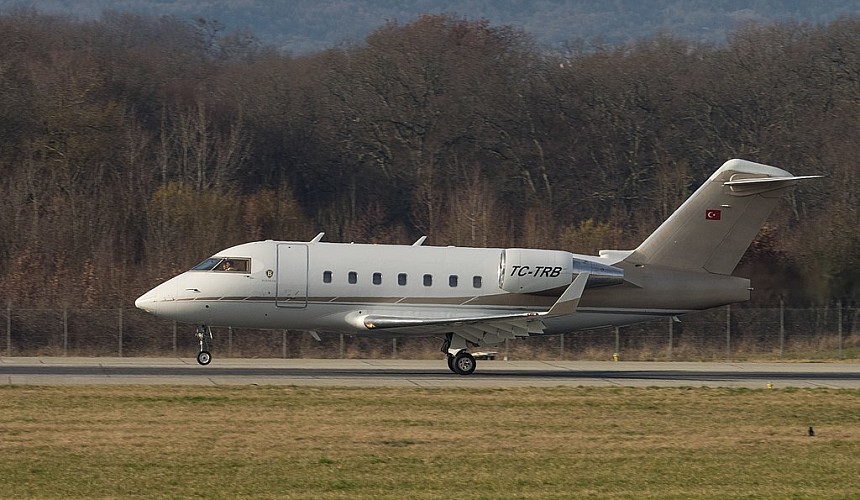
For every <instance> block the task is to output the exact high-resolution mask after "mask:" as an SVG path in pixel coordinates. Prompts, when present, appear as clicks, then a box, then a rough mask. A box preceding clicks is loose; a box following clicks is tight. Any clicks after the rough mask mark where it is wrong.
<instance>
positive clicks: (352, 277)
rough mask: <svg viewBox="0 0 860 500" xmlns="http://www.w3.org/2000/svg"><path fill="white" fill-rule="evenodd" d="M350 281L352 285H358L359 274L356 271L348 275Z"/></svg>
mask: <svg viewBox="0 0 860 500" xmlns="http://www.w3.org/2000/svg"><path fill="white" fill-rule="evenodd" d="M348 281H349V284H350V285H354V284H356V283H358V273H357V272H355V271H350V272H349V274H348Z"/></svg>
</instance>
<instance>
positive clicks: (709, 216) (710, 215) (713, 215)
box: [705, 209, 722, 220]
mask: <svg viewBox="0 0 860 500" xmlns="http://www.w3.org/2000/svg"><path fill="white" fill-rule="evenodd" d="M721 215H722V214H721V213H720V211H719V210H713V209H710V210H705V220H720V216H721Z"/></svg>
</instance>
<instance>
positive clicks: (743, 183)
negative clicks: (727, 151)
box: [625, 160, 818, 274]
mask: <svg viewBox="0 0 860 500" xmlns="http://www.w3.org/2000/svg"><path fill="white" fill-rule="evenodd" d="M810 177H818V176H804V177H795V176H793V175H791V174H790V173H788V172H786V171H785V170H782V169H779V168H776V167H770V166H767V165H762V164H759V163H753V162H750V161H746V160H729V161H727V162H726V163H724V164H723V166H722V167H720V168H719V169H718V170H717V171H716V172H714V174H713V175H712V176H711V177H710V178H709V179H708V180H707V181H706V182H705V183H704V184H703V185H702V187H700V188H699V189H698V190H696V192H695V193H693V195H692V196H690V198H689V199H687V201H685V202H684V203H683V204H682V205H681V206H680V207H679V208H678V210H676V211H675V212H674V213H673V214H672V215H671V216H670V217H669V218H668V219H666V221H665V222H664V223H663V224H661V225H660V227H658V228H657V230H656V231H654V232H653V233H652V234H651V235H650V236H649V237H648V238H647V239H646V240H645V241H644V242H642V244H641V245H639V247H638V248H636V250H634V251H633V253H632V254H630V256H628V257H627V258H626V259H625V262H629V263H632V264H636V265H645V266H660V267H666V268H671V269H679V270H685V271H696V270H704V271H707V272H711V273H715V274H731V273H732V271H734V269H735V266H737V264H738V262H739V261H740V260H741V257H743V254H744V252H746V249H747V248H748V247H749V245H750V243H752V240H753V238H755V236H756V234H758V231H759V229H761V226H762V224H763V223H764V221H765V220H766V219H767V217H768V216H769V215H770V213H771V211H772V210H773V208H774V207H775V206H776V203H777V202H778V201H779V197H780V195H782V194H783V193H785V191H786V189H788V188H790V187H791V186H794V185H795V184H797V182H798V180H800V179H806V178H810Z"/></svg>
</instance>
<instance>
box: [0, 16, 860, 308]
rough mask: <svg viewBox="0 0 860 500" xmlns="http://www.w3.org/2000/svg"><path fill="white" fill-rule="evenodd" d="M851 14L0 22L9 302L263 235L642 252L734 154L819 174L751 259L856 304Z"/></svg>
mask: <svg viewBox="0 0 860 500" xmlns="http://www.w3.org/2000/svg"><path fill="white" fill-rule="evenodd" d="M858 128H860V17H845V18H841V19H839V20H838V21H835V22H832V23H830V24H826V25H815V26H812V25H803V24H793V23H781V24H772V25H748V26H746V27H744V28H741V29H738V30H737V31H735V32H734V33H733V34H732V36H731V37H730V40H729V43H728V44H727V45H725V46H712V45H703V44H695V43H692V42H689V41H686V40H683V39H679V38H673V37H671V36H668V35H661V36H658V37H654V38H649V39H644V40H641V41H638V42H636V43H631V44H627V45H622V46H606V47H600V46H597V48H595V44H594V43H588V44H577V43H571V44H569V46H568V48H567V49H566V50H565V51H564V52H563V53H559V52H556V51H553V52H547V51H546V50H540V49H538V48H537V45H536V44H535V43H534V40H533V38H532V37H531V36H530V35H529V34H528V33H526V32H523V31H521V30H518V29H515V28H513V27H509V26H493V25H490V24H489V23H488V22H486V21H473V20H465V19H460V18H457V17H453V16H437V15H428V16H423V17H420V18H418V19H416V20H415V21H414V22H411V23H408V24H398V23H389V24H386V25H384V26H382V27H380V28H379V29H377V30H376V31H374V32H373V33H371V34H370V35H369V36H368V37H367V38H366V40H364V41H362V42H360V43H354V44H346V45H344V46H342V47H339V48H336V49H330V50H326V51H322V52H318V53H313V54H308V55H303V56H292V55H289V54H284V53H281V52H278V51H275V50H273V49H270V48H267V47H265V46H262V45H261V44H260V43H259V42H258V41H257V40H256V39H255V38H254V37H252V36H248V35H224V34H223V30H222V27H221V26H220V25H219V23H217V22H214V21H203V20H201V21H199V22H197V23H188V22H184V21H180V20H178V19H176V18H171V17H161V18H151V17H144V16H138V15H131V14H121V13H107V14H105V15H104V16H103V17H102V18H101V19H99V20H93V21H80V20H74V19H71V18H68V17H63V16H52V15H46V14H41V13H39V12H34V11H16V12H14V13H9V14H5V15H2V16H0V171H2V174H3V175H2V177H1V178H0V265H2V269H0V300H2V301H3V302H11V303H12V304H14V306H15V307H57V306H80V307H98V306H99V305H104V304H109V305H110V307H114V306H115V305H116V304H130V303H131V302H133V300H134V298H135V297H137V296H138V295H139V294H141V293H142V292H144V291H146V290H147V289H149V288H151V287H152V286H154V285H155V284H157V283H158V282H159V281H161V280H164V279H166V278H168V277H170V276H171V275H173V274H176V273H179V272H181V271H184V270H186V269H188V268H189V267H191V266H192V265H193V264H195V263H197V262H199V261H201V260H203V259H204V258H205V257H207V256H209V255H211V254H213V253H214V252H217V251H218V250H220V249H223V248H225V247H228V246H231V245H233V244H238V243H241V242H245V241H249V240H256V239H291V240H307V239H310V238H312V237H313V236H314V235H315V234H316V233H317V232H319V231H325V232H326V234H327V236H326V240H328V241H356V242H371V243H411V242H412V241H414V239H416V238H417V237H418V236H420V235H423V234H426V235H428V236H429V239H428V244H435V245H475V246H498V247H512V246H517V247H539V248H555V249H564V250H569V251H574V252H579V253H593V252H596V251H597V250H598V249H601V248H618V249H629V248H632V247H635V246H636V245H637V244H638V243H639V242H640V241H641V240H642V239H643V238H644V237H645V236H646V235H647V234H648V233H649V232H650V231H652V230H653V229H654V228H655V227H656V226H657V225H658V224H659V223H660V222H662V220H664V219H665V218H666V217H667V216H668V215H669V214H670V213H671V212H672V211H673V210H674V209H675V208H676V207H677V206H678V205H679V204H680V203H681V202H682V201H683V200H684V199H685V198H686V197H687V196H688V195H689V194H691V193H692V191H693V190H695V189H696V188H697V187H698V186H699V185H700V184H701V183H702V182H703V181H704V180H705V179H706V178H707V177H708V176H709V175H710V174H711V173H712V172H713V171H714V170H715V169H716V168H717V167H718V166H720V165H721V164H722V163H723V162H724V161H725V160H727V159H729V158H745V159H749V160H752V161H757V162H761V163H766V164H771V165H776V166H779V167H782V168H785V169H786V170H789V171H790V172H792V173H794V174H798V175H803V174H824V175H826V177H825V178H824V179H820V180H816V181H809V182H807V183H804V184H803V185H802V186H800V188H799V189H798V190H796V191H794V192H793V194H792V196H791V197H790V198H788V199H787V200H786V202H785V203H783V204H782V205H780V207H779V209H778V210H777V212H776V213H775V214H774V215H773V216H772V217H771V219H770V220H769V222H768V224H767V226H766V227H765V228H764V230H763V231H762V232H761V233H760V234H759V236H758V238H757V239H756V241H755V243H754V244H753V245H752V247H751V249H750V251H749V252H748V253H747V255H746V256H745V258H744V260H743V262H742V264H741V268H740V270H739V272H738V274H741V275H745V276H749V277H752V279H753V280H754V281H753V283H754V285H755V287H756V288H757V291H756V292H755V293H754V296H753V297H754V299H753V300H754V303H759V304H776V303H778V301H779V299H780V298H783V299H784V300H786V301H787V303H801V304H807V303H809V304H832V303H834V302H835V301H837V300H839V301H841V303H842V304H843V305H845V306H851V305H853V304H856V301H857V298H858V294H860V287H858V285H857V284H858V280H860V271H858V269H860V266H858V255H860V236H858V231H857V227H858V222H860V215H858V193H860V189H858V187H860V186H858V184H860V169H858V166H857V158H858V157H860V143H858V140H857V139H858Z"/></svg>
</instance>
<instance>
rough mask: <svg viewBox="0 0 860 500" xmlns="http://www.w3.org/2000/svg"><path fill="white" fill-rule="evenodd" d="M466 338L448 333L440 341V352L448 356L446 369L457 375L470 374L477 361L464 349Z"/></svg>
mask: <svg viewBox="0 0 860 500" xmlns="http://www.w3.org/2000/svg"><path fill="white" fill-rule="evenodd" d="M466 347H467V346H466V339H464V338H463V337H460V336H459V335H457V336H455V335H454V334H453V333H449V334H448V335H446V336H445V340H444V341H443V342H442V352H444V353H445V354H446V355H447V357H448V369H449V370H451V371H452V372H454V373H456V374H457V375H471V374H472V372H474V371H475V368H476V367H477V365H478V363H477V362H476V361H475V357H474V356H472V355H471V354H470V353H469V351H467V350H466Z"/></svg>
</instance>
